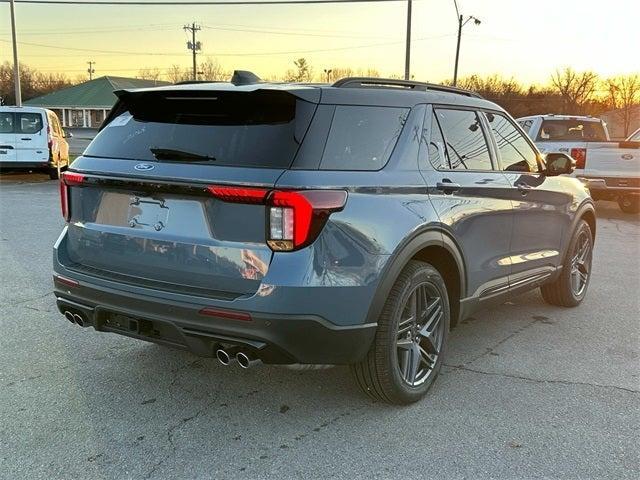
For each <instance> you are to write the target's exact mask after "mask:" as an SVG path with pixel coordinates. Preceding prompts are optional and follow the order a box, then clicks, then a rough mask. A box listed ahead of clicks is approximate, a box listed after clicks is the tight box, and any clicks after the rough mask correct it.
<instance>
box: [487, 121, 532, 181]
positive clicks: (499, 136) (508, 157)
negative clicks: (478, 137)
mask: <svg viewBox="0 0 640 480" xmlns="http://www.w3.org/2000/svg"><path fill="white" fill-rule="evenodd" d="M487 120H489V125H491V131H492V132H493V136H494V137H495V139H496V143H497V144H498V152H499V154H500V160H501V162H502V169H503V170H509V171H512V172H537V171H538V160H537V154H536V152H535V150H534V149H533V148H531V145H529V142H527V140H526V139H525V138H524V136H523V135H522V134H521V133H520V132H519V131H518V130H517V129H516V127H515V126H514V125H513V123H511V121H509V119H508V118H507V117H505V116H504V115H499V114H496V113H487Z"/></svg>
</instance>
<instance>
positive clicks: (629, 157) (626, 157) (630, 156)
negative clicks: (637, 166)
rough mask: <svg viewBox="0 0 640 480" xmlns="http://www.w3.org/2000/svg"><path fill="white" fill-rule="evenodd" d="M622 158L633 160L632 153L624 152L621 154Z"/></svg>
mask: <svg viewBox="0 0 640 480" xmlns="http://www.w3.org/2000/svg"><path fill="white" fill-rule="evenodd" d="M622 159H623V160H633V155H631V154H630V153H625V154H624V155H622Z"/></svg>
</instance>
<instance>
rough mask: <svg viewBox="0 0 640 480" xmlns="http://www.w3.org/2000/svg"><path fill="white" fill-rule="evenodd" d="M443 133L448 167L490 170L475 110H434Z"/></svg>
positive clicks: (488, 157)
mask: <svg viewBox="0 0 640 480" xmlns="http://www.w3.org/2000/svg"><path fill="white" fill-rule="evenodd" d="M435 113H436V117H437V119H438V123H439V124H440V127H441V128H442V132H443V134H444V138H445V142H446V149H447V155H448V163H449V165H448V168H450V169H453V170H492V168H493V167H492V165H491V156H490V155H489V148H488V147H487V141H486V139H485V137H484V133H483V131H482V125H481V124H480V119H479V118H478V115H477V114H476V112H472V111H468V110H435Z"/></svg>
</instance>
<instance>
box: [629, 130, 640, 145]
mask: <svg viewBox="0 0 640 480" xmlns="http://www.w3.org/2000/svg"><path fill="white" fill-rule="evenodd" d="M627 142H640V128H639V129H637V130H636V131H635V132H633V133H632V134H631V135H629V138H627Z"/></svg>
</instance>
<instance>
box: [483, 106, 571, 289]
mask: <svg viewBox="0 0 640 480" xmlns="http://www.w3.org/2000/svg"><path fill="white" fill-rule="evenodd" d="M485 115H486V116H485V118H486V121H487V123H488V125H489V128H490V129H491V131H492V132H493V137H494V138H495V143H496V145H495V148H496V150H497V152H498V159H499V161H500V168H501V169H502V170H503V172H504V174H505V176H506V178H507V179H508V181H509V187H510V188H509V192H510V197H511V201H512V202H513V234H512V236H511V258H510V260H511V275H510V287H511V288H512V289H516V288H519V287H525V286H529V287H530V286H531V284H534V283H540V282H542V281H544V280H545V279H546V278H547V277H548V276H549V275H551V274H552V273H553V272H554V271H555V269H556V267H557V266H558V265H560V264H561V263H562V258H561V255H562V252H561V244H562V238H563V236H564V235H565V233H566V230H567V229H568V228H569V226H570V221H571V217H570V214H569V209H570V207H571V202H572V196H571V194H570V193H568V192H565V191H564V190H563V189H562V185H561V181H559V179H558V178H556V177H547V176H546V175H545V174H544V173H543V172H542V164H541V162H540V160H539V155H538V152H537V151H536V150H535V148H534V147H533V146H532V145H531V142H530V141H529V140H528V139H527V137H526V135H525V134H524V133H522V132H521V131H520V129H518V128H517V127H516V125H515V123H514V122H513V121H512V120H511V119H510V118H509V117H508V116H507V115H503V114H500V113H489V112H487V113H486V114H485Z"/></svg>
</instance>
